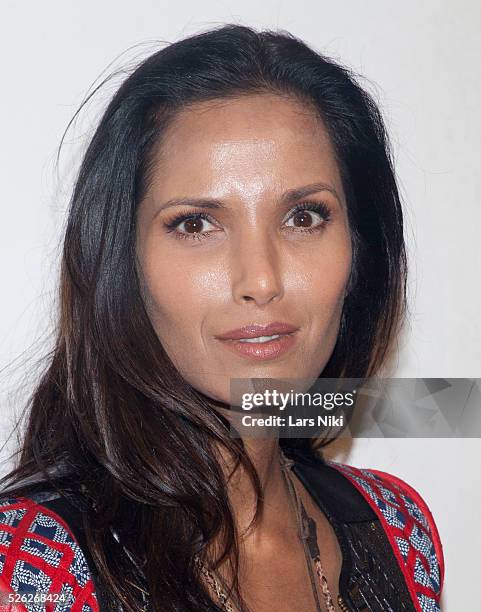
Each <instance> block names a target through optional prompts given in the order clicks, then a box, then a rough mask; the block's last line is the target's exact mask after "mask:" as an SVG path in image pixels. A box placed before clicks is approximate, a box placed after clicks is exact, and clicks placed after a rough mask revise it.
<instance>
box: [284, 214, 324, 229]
mask: <svg viewBox="0 0 481 612" xmlns="http://www.w3.org/2000/svg"><path fill="white" fill-rule="evenodd" d="M291 221H292V223H290V222H291ZM323 221H324V218H323V217H322V215H321V214H320V213H318V212H315V211H313V210H299V211H297V212H296V213H294V214H293V215H292V216H291V217H290V218H289V219H288V220H287V222H286V225H288V226H290V227H301V228H302V227H306V228H310V227H317V226H318V225H321V224H322V223H323Z"/></svg>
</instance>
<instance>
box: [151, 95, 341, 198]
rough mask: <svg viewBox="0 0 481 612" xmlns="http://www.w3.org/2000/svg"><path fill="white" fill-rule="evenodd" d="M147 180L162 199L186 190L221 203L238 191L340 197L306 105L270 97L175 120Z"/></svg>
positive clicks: (214, 106) (323, 139) (199, 106)
mask: <svg viewBox="0 0 481 612" xmlns="http://www.w3.org/2000/svg"><path fill="white" fill-rule="evenodd" d="M152 178H153V182H152V187H153V189H155V190H156V191H159V190H160V191H161V192H165V193H166V194H169V195H170V194H171V193H172V192H176V195H190V194H187V193H186V190H192V191H208V192H209V194H210V195H212V196H219V197H222V196H224V197H225V196H227V195H228V194H229V192H232V194H233V195H235V192H236V191H239V190H242V193H243V195H244V196H245V195H246V194H250V195H255V193H260V192H262V191H266V190H269V189H287V188H291V187H296V186H298V185H300V184H304V183H305V184H307V183H309V182H316V181H325V182H330V183H331V184H332V185H333V187H335V188H336V189H337V190H339V192H342V186H341V181H340V174H339V168H338V165H337V162H336V159H335V154H334V150H333V147H332V144H331V142H330V139H329V136H328V133H327V130H326V128H325V126H324V125H323V122H322V120H321V119H320V117H319V116H318V115H317V114H316V113H315V111H314V109H313V108H311V107H310V106H308V105H307V104H303V103H301V102H299V101H297V100H295V99H293V98H291V97H287V96H280V95H275V94H256V95H249V96H243V97H240V98H235V99H228V100H213V101H208V102H202V103H196V104H193V105H191V106H189V107H188V108H186V109H184V110H182V111H180V112H179V113H177V115H176V116H175V118H174V119H173V120H172V121H171V122H170V124H169V126H168V128H167V129H166V131H165V133H164V135H163V138H162V142H161V144H160V146H159V148H158V151H157V155H156V163H155V167H154V174H153V177H152ZM216 189H218V193H216ZM192 195H193V194H192Z"/></svg>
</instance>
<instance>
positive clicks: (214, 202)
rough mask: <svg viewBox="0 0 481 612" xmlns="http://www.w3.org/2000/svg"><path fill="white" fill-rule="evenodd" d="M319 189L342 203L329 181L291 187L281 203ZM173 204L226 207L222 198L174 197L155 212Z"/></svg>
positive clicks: (305, 195)
mask: <svg viewBox="0 0 481 612" xmlns="http://www.w3.org/2000/svg"><path fill="white" fill-rule="evenodd" d="M319 191H329V192H330V193H332V195H333V196H334V197H335V198H336V199H337V200H338V201H339V204H342V200H341V198H340V197H339V194H338V193H337V191H336V190H335V189H334V187H332V185H329V184H328V183H311V184H310V185H304V186H303V187H296V188H294V189H289V190H288V191H285V192H284V193H283V194H282V196H281V199H280V203H281V205H282V206H288V205H289V204H294V202H297V201H298V200H302V199H303V198H306V197H307V196H309V195H312V194H313V193H318V192H319ZM172 206H193V207H196V208H211V209H219V208H225V204H224V203H223V202H222V200H218V199H215V198H172V199H171V200H167V202H164V203H163V204H161V205H160V206H159V208H158V209H157V210H156V212H155V216H157V215H158V214H159V213H160V212H161V211H163V210H165V209H166V208H171V207H172Z"/></svg>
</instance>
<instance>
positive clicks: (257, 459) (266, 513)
mask: <svg viewBox="0 0 481 612" xmlns="http://www.w3.org/2000/svg"><path fill="white" fill-rule="evenodd" d="M243 441H244V447H245V450H246V453H247V454H248V456H249V459H250V460H251V462H252V463H253V465H254V467H255V469H256V471H257V473H258V475H259V479H260V483H261V488H262V499H263V503H264V510H263V513H262V516H261V517H260V519H259V521H258V522H257V523H256V524H255V526H254V527H252V528H251V529H250V530H249V531H248V528H249V525H250V522H251V521H252V519H253V517H254V514H255V509H256V505H255V503H256V497H255V490H254V487H253V484H252V482H251V479H250V478H249V475H248V473H247V472H246V470H245V469H244V467H243V466H242V465H240V466H239V468H238V469H237V470H236V471H235V472H234V474H233V475H232V476H231V478H230V480H229V481H228V496H229V501H230V504H231V507H232V511H233V514H234V519H235V521H236V525H237V528H238V531H239V534H240V535H241V537H242V540H243V546H244V549H245V550H249V549H251V548H252V549H254V548H255V550H256V551H257V553H258V552H259V550H260V549H265V550H268V549H270V548H271V547H272V546H274V545H275V544H276V542H277V541H278V540H279V538H281V539H282V540H284V541H285V540H286V535H288V534H287V530H286V525H291V526H292V527H293V529H292V532H293V535H295V527H294V520H293V516H292V509H291V507H290V502H289V492H288V490H287V487H286V483H285V480H284V476H283V474H282V468H281V461H280V452H281V451H280V447H279V440H278V439H275V438H245V439H244V440H243ZM220 455H221V464H222V466H223V469H224V473H225V474H226V478H227V477H228V476H229V474H231V473H232V469H233V466H234V462H233V461H232V460H231V461H229V460H228V459H227V458H226V454H225V452H224V451H223V450H221V452H220Z"/></svg>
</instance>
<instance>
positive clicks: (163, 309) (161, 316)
mask: <svg viewBox="0 0 481 612" xmlns="http://www.w3.org/2000/svg"><path fill="white" fill-rule="evenodd" d="M173 250H174V251H175V256H173ZM173 250H172V249H171V248H169V249H165V248H162V247H161V246H158V247H155V248H151V249H149V250H148V254H146V255H145V256H144V257H143V258H142V264H141V265H142V276H143V280H144V287H145V290H144V291H145V293H146V302H147V303H148V311H149V315H150V317H151V320H152V322H153V324H154V327H155V329H156V331H157V333H158V334H159V336H160V339H161V340H165V339H166V338H168V337H170V336H172V337H173V336H175V337H174V338H173V339H174V340H175V341H180V340H181V339H186V338H188V339H190V341H191V342H199V341H200V334H199V330H201V328H202V323H203V321H204V320H205V319H206V317H208V315H209V312H211V311H212V310H213V308H214V306H215V304H218V303H219V299H220V297H221V295H222V291H225V286H226V285H225V278H223V276H224V275H225V271H224V272H223V270H222V267H221V266H220V265H219V264H218V265H217V266H215V265H208V262H206V261H205V259H203V258H200V257H199V256H195V255H194V256H192V254H191V253H190V252H188V255H185V254H184V253H183V252H182V251H183V249H181V248H179V249H173Z"/></svg>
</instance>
